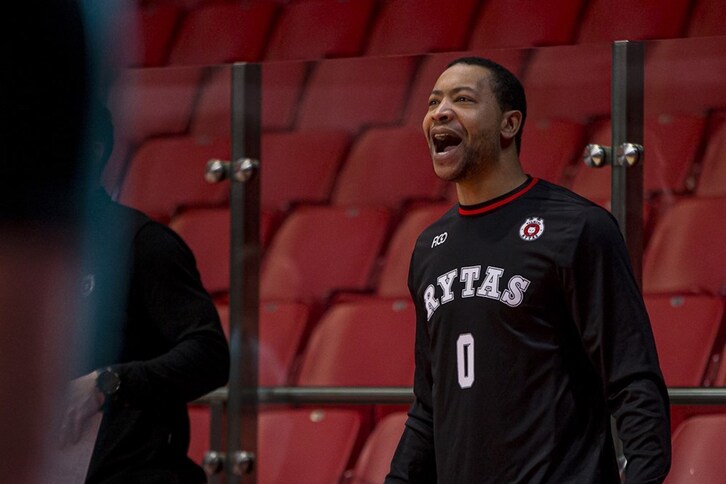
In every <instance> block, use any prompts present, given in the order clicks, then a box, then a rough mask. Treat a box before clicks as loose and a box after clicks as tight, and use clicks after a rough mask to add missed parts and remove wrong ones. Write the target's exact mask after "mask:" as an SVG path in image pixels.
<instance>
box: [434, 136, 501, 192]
mask: <svg viewBox="0 0 726 484" xmlns="http://www.w3.org/2000/svg"><path fill="white" fill-rule="evenodd" d="M497 141H498V140H497ZM500 151H501V148H500V147H499V144H498V142H491V141H490V139H489V137H487V136H486V135H485V134H484V133H481V134H480V136H479V137H478V142H477V143H476V144H475V145H473V146H466V147H464V154H463V156H462V160H461V163H460V164H459V165H458V166H457V167H456V169H455V170H454V171H453V173H451V175H449V176H448V177H447V178H446V181H451V182H454V183H461V182H465V181H467V180H471V179H474V178H475V177H476V176H477V174H479V173H481V172H482V171H484V170H486V169H487V168H489V167H491V166H492V164H493V163H494V162H496V160H498V159H499V152H500Z"/></svg>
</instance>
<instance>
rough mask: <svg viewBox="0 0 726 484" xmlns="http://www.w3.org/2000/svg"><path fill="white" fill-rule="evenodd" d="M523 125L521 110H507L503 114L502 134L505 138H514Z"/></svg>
mask: <svg viewBox="0 0 726 484" xmlns="http://www.w3.org/2000/svg"><path fill="white" fill-rule="evenodd" d="M521 125H522V112H521V111H505V112H504V113H503V114H502V125H501V129H500V134H501V136H502V138H503V139H506V140H513V139H514V137H515V136H516V135H517V133H518V132H519V128H520V126H521Z"/></svg>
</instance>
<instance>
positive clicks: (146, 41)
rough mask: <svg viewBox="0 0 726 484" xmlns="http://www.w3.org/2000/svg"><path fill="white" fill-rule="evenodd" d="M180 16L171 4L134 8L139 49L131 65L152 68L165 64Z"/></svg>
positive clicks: (145, 5) (147, 4)
mask: <svg viewBox="0 0 726 484" xmlns="http://www.w3.org/2000/svg"><path fill="white" fill-rule="evenodd" d="M180 16H181V10H180V8H179V7H178V6H177V5H175V4H172V3H145V4H143V5H140V6H138V7H137V8H136V28H137V29H138V32H139V40H138V42H139V44H140V45H139V47H140V49H139V52H138V55H137V58H136V59H135V60H134V61H133V64H132V65H134V66H139V67H152V66H160V65H163V64H164V63H165V62H166V58H167V56H168V55H169V50H170V48H171V42H172V36H173V34H174V29H175V28H176V26H177V23H178V21H179V18H180Z"/></svg>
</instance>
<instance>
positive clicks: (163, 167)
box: [119, 136, 229, 220]
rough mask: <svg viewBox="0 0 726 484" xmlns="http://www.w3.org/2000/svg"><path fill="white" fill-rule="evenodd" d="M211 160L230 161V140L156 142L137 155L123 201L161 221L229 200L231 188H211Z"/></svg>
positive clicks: (121, 193)
mask: <svg viewBox="0 0 726 484" xmlns="http://www.w3.org/2000/svg"><path fill="white" fill-rule="evenodd" d="M211 158H221V159H224V160H228V159H229V140H228V139H225V138H217V139H214V140H211V141H209V142H200V141H199V140H197V139H195V138H193V137H187V136H181V137H173V138H155V139H151V140H148V141H146V142H145V143H144V144H143V145H141V147H140V148H139V149H138V150H137V151H136V153H134V155H133V158H132V160H131V164H130V166H129V169H128V172H127V174H126V178H125V180H124V182H123V185H122V187H121V191H120V194H119V201H120V202H121V203H123V204H125V205H129V206H131V207H134V208H137V209H139V210H141V211H143V212H145V213H147V214H148V215H149V216H151V217H153V218H156V219H158V220H168V219H169V218H170V217H171V216H172V215H173V214H174V212H176V211H177V210H178V209H179V208H181V207H188V206H194V205H213V204H219V203H222V202H224V201H226V200H227V198H228V193H229V186H227V185H225V184H224V183H218V184H214V185H212V184H209V183H207V182H206V181H205V179H204V168H205V166H206V163H207V161H208V160H209V159H211Z"/></svg>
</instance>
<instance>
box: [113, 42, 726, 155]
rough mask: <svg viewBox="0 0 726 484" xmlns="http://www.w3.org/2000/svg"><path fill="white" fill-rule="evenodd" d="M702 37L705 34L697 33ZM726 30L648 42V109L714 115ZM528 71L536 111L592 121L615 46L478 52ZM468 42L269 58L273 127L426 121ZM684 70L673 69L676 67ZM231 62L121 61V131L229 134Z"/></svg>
mask: <svg viewBox="0 0 726 484" xmlns="http://www.w3.org/2000/svg"><path fill="white" fill-rule="evenodd" d="M696 40H698V41H696ZM724 48H726V40H724V39H723V38H710V39H680V40H678V41H663V42H660V43H657V44H654V45H652V46H649V48H648V50H647V52H646V54H647V55H646V64H645V69H646V70H645V74H646V89H645V107H646V114H647V115H648V117H651V118H656V117H658V116H660V115H666V116H681V115H686V116H701V117H703V116H705V115H706V114H708V112H709V111H711V110H713V109H723V108H726V88H724V86H726V61H724V57H723V56H722V55H721V54H720V53H721V52H722V51H723V49H724ZM476 53H478V54H484V55H488V56H490V57H492V58H493V59H494V60H496V61H498V62H501V63H502V64H503V65H505V66H506V67H508V68H510V69H511V70H512V71H513V72H514V73H515V74H518V75H520V76H521V78H522V79H523V82H524V84H525V88H526V91H527V97H528V104H529V109H528V111H529V118H530V119H531V120H558V121H559V120H564V121H569V122H573V123H577V124H581V125H587V124H589V123H590V122H591V121H592V120H597V119H598V118H603V117H607V116H608V115H609V112H610V84H611V78H610V71H611V67H610V64H611V51H610V48H609V47H608V46H603V45H599V44H591V45H579V46H564V47H551V48H547V49H543V50H538V51H536V52H534V53H533V55H532V56H531V58H530V59H526V58H525V54H526V52H525V51H518V50H514V51H512V50H499V51H488V52H481V51H479V52H476ZM464 54H465V53H464V52H454V53H445V54H435V55H431V56H424V57H385V58H352V59H331V60H327V61H322V62H318V63H297V62H295V63H265V64H263V65H262V101H261V104H262V105H261V108H262V128H263V130H264V131H268V132H269V131H289V130H293V129H294V130H321V129H339V130H345V131H347V132H349V133H350V134H351V135H357V134H358V133H360V132H361V131H362V130H365V129H367V128H369V127H372V126H374V127H375V126H377V127H381V126H391V125H400V124H404V125H410V126H420V123H421V121H422V119H423V116H424V114H425V112H426V100H427V98H428V94H429V92H430V90H431V88H432V86H433V85H434V83H435V81H436V78H437V77H438V75H439V74H440V73H441V71H442V70H443V69H444V68H445V66H446V64H447V63H448V62H449V61H451V60H452V59H453V58H455V57H458V56H461V55H464ZM674 71H675V72H677V73H678V74H677V75H673V72H674ZM230 84H231V69H230V67H229V66H225V67H216V68H201V67H169V68H150V69H148V68H147V69H127V70H124V71H122V73H121V75H120V76H119V78H118V80H117V82H116V84H115V87H114V89H113V90H112V93H111V96H110V101H109V104H110V107H111V110H112V112H113V113H114V118H115V123H116V126H117V138H118V139H119V140H120V141H121V142H123V143H128V144H130V145H132V147H134V148H135V147H136V146H138V145H139V144H140V143H141V142H143V141H144V140H146V139H148V138H151V137H158V136H162V135H166V136H169V135H183V134H188V135H193V136H195V137H201V138H216V137H220V136H229V134H230V119H231V115H230V105H231V89H230Z"/></svg>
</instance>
